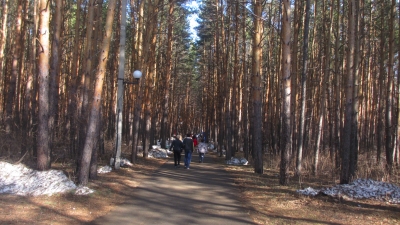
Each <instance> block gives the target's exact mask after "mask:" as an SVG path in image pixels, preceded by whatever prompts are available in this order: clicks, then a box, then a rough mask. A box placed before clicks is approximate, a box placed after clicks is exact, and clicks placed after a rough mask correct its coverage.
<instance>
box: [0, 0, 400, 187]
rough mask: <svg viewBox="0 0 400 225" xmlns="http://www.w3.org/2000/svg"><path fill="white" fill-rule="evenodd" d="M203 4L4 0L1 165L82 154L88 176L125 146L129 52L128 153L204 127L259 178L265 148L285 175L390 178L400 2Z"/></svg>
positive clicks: (397, 133) (41, 164)
mask: <svg viewBox="0 0 400 225" xmlns="http://www.w3.org/2000/svg"><path fill="white" fill-rule="evenodd" d="M198 2H199V5H200V10H199V11H193V10H194V9H191V8H189V7H187V6H186V5H185V3H186V1H183V0H181V1H179V0H148V1H140V0H130V1H128V2H127V3H125V0H124V1H121V0H108V1H107V0H76V1H66V0H54V1H47V0H17V1H9V0H2V1H1V3H2V5H1V33H0V71H1V77H0V114H1V118H2V120H1V127H2V129H1V133H2V134H1V138H2V141H1V143H2V147H1V148H0V156H1V157H2V159H7V160H10V159H11V160H14V161H21V160H23V161H28V160H29V159H31V160H32V159H33V161H35V162H36V163H35V167H36V168H37V169H39V170H47V169H50V168H51V163H52V159H53V160H54V159H59V158H68V159H73V160H74V161H75V163H76V174H77V177H78V183H80V184H87V182H88V180H89V178H91V179H95V178H96V176H97V172H96V167H97V162H96V160H97V158H98V155H101V154H103V153H104V144H105V143H107V142H112V144H113V145H116V144H115V139H116V137H115V135H116V121H117V113H116V104H117V98H116V96H117V94H116V92H117V81H118V72H119V69H118V68H119V62H120V57H121V55H120V54H119V53H120V50H121V48H124V49H125V54H124V56H125V58H124V59H125V63H124V65H122V66H123V67H122V68H123V74H124V77H125V80H127V81H132V78H131V74H132V73H133V71H135V70H140V71H142V73H143V77H142V78H141V79H140V81H139V84H138V85H125V91H124V93H123V95H124V99H125V102H124V106H123V112H122V114H121V115H123V118H122V120H123V121H124V122H123V123H122V126H123V127H122V131H123V132H122V134H123V136H122V140H123V142H124V143H126V144H127V145H128V146H130V148H131V149H132V153H131V160H132V162H135V161H136V160H137V156H138V154H137V153H138V146H144V147H143V157H147V156H148V150H149V148H150V146H151V145H153V144H155V143H156V141H157V140H161V145H162V147H165V146H166V140H167V139H168V138H169V137H170V136H171V135H173V134H176V133H179V134H185V133H188V132H191V133H201V132H205V133H206V135H207V136H208V137H209V139H210V140H212V141H214V142H215V143H217V146H218V147H217V149H218V151H219V155H220V156H223V151H222V150H225V151H224V152H225V157H226V159H230V158H231V157H232V156H235V155H236V154H237V153H238V152H239V151H243V153H244V157H245V158H247V159H249V160H250V162H251V164H252V165H253V167H254V172H255V173H259V174H262V173H264V168H265V167H266V165H265V157H266V156H274V157H275V158H280V159H279V160H280V164H279V166H280V180H279V183H280V184H282V185H287V184H288V182H289V178H290V177H291V176H294V175H295V176H299V177H301V176H303V175H304V174H308V173H310V174H315V175H316V174H318V173H320V171H321V170H324V171H325V172H326V171H329V175H330V176H331V177H332V178H333V180H338V181H339V182H340V183H349V182H350V181H351V180H353V179H354V178H356V177H368V178H374V179H377V180H386V181H390V178H391V177H392V176H391V175H392V174H393V173H397V172H398V169H397V165H398V162H399V157H398V156H399V148H400V140H399V137H400V130H399V129H398V128H399V121H400V116H399V113H400V111H399V106H400V102H399V101H400V97H399V93H400V92H399V88H400V80H399V79H398V74H399V69H400V67H399V60H400V58H399V52H400V32H399V29H400V26H399V24H400V17H399V11H400V5H399V3H398V2H397V1H395V0H381V1H369V0H361V1H355V0H348V1H344V0H328V1H321V0H314V1H310V0H306V1H287V0H283V1H267V0H266V1H261V0H253V1H248V2H246V1H233V0H213V1H211V0H203V1H198ZM125 7H126V8H125ZM124 9H126V14H124V15H125V16H126V20H125V19H123V18H124V17H122V16H121V12H123V11H124ZM191 13H198V15H199V20H198V23H199V26H198V27H197V32H198V36H199V38H198V39H197V40H195V41H193V40H192V39H191V38H190V33H189V32H188V27H189V24H188V20H187V17H188V15H190V14H191ZM125 23H126V29H122V27H125V25H124V24H125ZM125 31H126V37H125ZM121 37H122V38H126V44H125V45H121V43H122V42H121V40H122V39H121ZM118 115H120V114H118ZM114 156H115V155H114ZM321 159H327V160H324V161H323V162H324V163H321Z"/></svg>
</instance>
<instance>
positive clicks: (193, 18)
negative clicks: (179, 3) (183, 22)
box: [186, 0, 199, 41]
mask: <svg viewBox="0 0 400 225" xmlns="http://www.w3.org/2000/svg"><path fill="white" fill-rule="evenodd" d="M186 6H187V7H188V8H192V9H199V4H198V3H197V1H193V0H192V1H188V2H187V3H186ZM198 18H199V17H198V15H197V14H195V13H194V14H191V15H189V16H188V18H187V19H188V21H189V26H190V28H189V32H190V34H191V35H190V36H191V37H192V39H193V41H195V40H196V39H198V38H199V37H198V36H197V32H196V30H195V29H194V28H195V27H196V26H198V25H199V24H198V23H197V22H196V19H198Z"/></svg>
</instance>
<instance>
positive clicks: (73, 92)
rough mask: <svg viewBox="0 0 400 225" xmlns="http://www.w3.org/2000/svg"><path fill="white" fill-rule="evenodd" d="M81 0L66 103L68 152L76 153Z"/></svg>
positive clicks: (78, 8)
mask: <svg viewBox="0 0 400 225" xmlns="http://www.w3.org/2000/svg"><path fill="white" fill-rule="evenodd" d="M81 1H82V0H77V3H76V4H77V8H76V17H75V27H74V30H75V36H74V43H75V45H74V50H73V55H72V56H73V58H72V65H71V70H72V71H71V79H70V85H69V90H70V91H69V93H68V95H69V103H68V117H69V127H70V130H69V145H70V146H69V147H70V154H71V156H72V155H73V154H76V153H77V152H76V151H77V146H76V145H77V136H76V135H77V130H78V129H77V126H76V124H77V121H76V117H77V115H78V112H77V110H78V83H79V80H80V79H79V75H78V74H79V58H80V57H79V55H80V54H79V52H80V45H81V41H80V40H81V39H80V38H79V37H80V24H81V22H80V21H81V20H82V19H81V7H80V5H81Z"/></svg>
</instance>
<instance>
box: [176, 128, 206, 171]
mask: <svg viewBox="0 0 400 225" xmlns="http://www.w3.org/2000/svg"><path fill="white" fill-rule="evenodd" d="M195 149H197V153H198V154H199V163H203V162H204V155H205V153H206V152H207V144H206V143H205V142H204V139H203V138H201V139H200V143H199V142H198V141H197V138H196V135H193V136H192V135H191V134H190V133H189V134H187V135H186V137H185V139H183V141H182V137H181V136H180V135H176V137H175V140H173V141H172V143H171V146H170V151H171V150H173V152H174V164H175V167H176V168H178V167H180V161H181V154H182V151H185V159H184V163H185V169H189V168H190V162H191V161H192V153H193V152H194V150H195Z"/></svg>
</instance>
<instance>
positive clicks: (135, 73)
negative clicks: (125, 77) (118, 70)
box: [133, 70, 142, 79]
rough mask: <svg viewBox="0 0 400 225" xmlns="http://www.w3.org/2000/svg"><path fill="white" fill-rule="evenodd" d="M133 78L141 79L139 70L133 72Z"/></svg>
mask: <svg viewBox="0 0 400 225" xmlns="http://www.w3.org/2000/svg"><path fill="white" fill-rule="evenodd" d="M133 77H134V78H136V79H140V78H141V77H142V72H140V70H135V72H133Z"/></svg>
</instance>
